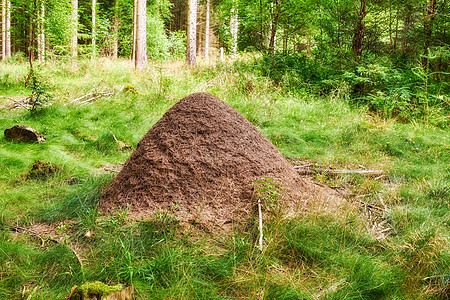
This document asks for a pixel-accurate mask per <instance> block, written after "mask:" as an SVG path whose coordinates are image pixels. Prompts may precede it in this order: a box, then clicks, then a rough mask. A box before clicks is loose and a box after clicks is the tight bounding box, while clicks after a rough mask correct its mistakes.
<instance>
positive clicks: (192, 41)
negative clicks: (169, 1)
mask: <svg viewBox="0 0 450 300" xmlns="http://www.w3.org/2000/svg"><path fill="white" fill-rule="evenodd" d="M186 61H187V63H188V65H190V66H195V65H196V64H197V0H189V17H188V45H187V53H186Z"/></svg>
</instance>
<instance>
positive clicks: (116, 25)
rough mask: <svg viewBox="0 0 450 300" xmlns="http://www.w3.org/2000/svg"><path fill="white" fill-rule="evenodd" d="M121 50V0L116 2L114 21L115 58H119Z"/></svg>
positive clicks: (115, 0)
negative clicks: (119, 50)
mask: <svg viewBox="0 0 450 300" xmlns="http://www.w3.org/2000/svg"><path fill="white" fill-rule="evenodd" d="M118 49H119V0H114V19H113V51H112V52H113V57H114V58H117V57H118Z"/></svg>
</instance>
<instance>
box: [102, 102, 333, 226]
mask: <svg viewBox="0 0 450 300" xmlns="http://www.w3.org/2000/svg"><path fill="white" fill-rule="evenodd" d="M272 192H276V193H277V197H276V199H277V200H276V201H277V203H280V204H286V205H285V206H286V207H289V208H290V209H291V210H293V209H300V210H303V209H305V208H306V205H307V202H309V201H307V200H309V199H313V198H317V197H318V198H330V197H331V198H336V197H337V196H336V195H335V193H333V191H332V190H331V189H328V188H324V187H320V186H318V185H316V184H314V183H313V182H311V181H310V180H308V179H306V178H302V177H300V176H299V175H298V174H297V173H296V171H295V170H294V168H293V167H292V166H291V165H290V164H289V163H288V162H287V160H286V159H285V157H284V156H283V155H282V154H281V153H280V152H279V151H278V150H277V148H276V147H275V146H274V145H273V144H272V143H271V142H270V141H269V140H268V139H267V138H266V137H264V136H263V135H262V134H261V133H260V132H259V131H258V129H257V128H256V127H255V126H253V125H252V124H251V123H250V122H249V121H247V120H246V119H245V118H244V117H243V116H242V115H240V114H239V113H238V112H237V111H236V110H234V109H233V108H232V107H231V106H229V105H228V104H226V103H224V102H222V101H221V100H219V99H218V98H217V97H215V96H213V95H210V94H206V93H196V94H192V95H189V96H187V97H185V98H184V99H182V100H181V101H179V102H178V103H177V104H175V105H174V106H173V107H172V108H170V110H168V111H167V112H166V113H165V114H164V116H163V117H162V118H161V119H160V120H159V121H158V122H157V123H156V124H155V125H154V126H153V127H152V128H151V129H150V131H148V132H147V134H146V135H145V136H144V137H143V138H142V139H141V141H140V142H139V143H138V146H137V148H136V149H135V150H134V152H133V153H132V154H131V156H130V157H129V159H128V160H127V162H126V163H125V165H124V167H123V169H122V170H121V171H120V172H119V174H117V176H116V177H115V178H114V179H113V180H112V182H111V183H110V185H109V186H108V188H107V189H106V191H105V193H104V195H103V197H102V199H101V201H100V203H99V209H100V211H103V212H107V211H114V210H117V209H125V208H128V209H129V213H130V214H131V216H136V217H146V216H150V215H151V214H153V213H169V214H170V215H172V216H175V217H177V218H179V219H180V220H184V221H188V222H193V223H197V224H202V225H209V226H222V225H224V224H227V223H231V222H233V221H239V220H243V219H245V218H246V216H248V215H250V214H252V213H253V211H254V208H255V203H256V201H255V200H256V199H257V198H258V197H260V198H263V199H266V200H267V198H269V197H268V196H267V193H272ZM265 195H266V197H264V196H265ZM267 201H268V200H267Z"/></svg>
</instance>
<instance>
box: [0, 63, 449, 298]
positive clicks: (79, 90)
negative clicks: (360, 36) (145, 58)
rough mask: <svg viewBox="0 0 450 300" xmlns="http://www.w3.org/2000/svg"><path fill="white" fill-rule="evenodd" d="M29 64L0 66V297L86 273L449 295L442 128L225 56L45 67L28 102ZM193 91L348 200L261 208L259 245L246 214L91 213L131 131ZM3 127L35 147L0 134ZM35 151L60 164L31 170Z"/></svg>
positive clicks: (158, 286) (191, 291)
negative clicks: (215, 227) (22, 133)
mask: <svg viewBox="0 0 450 300" xmlns="http://www.w3.org/2000/svg"><path fill="white" fill-rule="evenodd" d="M240 65H241V66H242V64H240ZM27 74H28V66H27V64H25V63H14V62H9V63H7V64H4V63H2V64H1V68H0V124H1V127H0V131H1V133H0V166H1V168H0V194H1V197H0V211H1V215H0V217H1V219H0V224H1V226H2V232H1V235H0V298H2V299H45V298H46V299H63V298H64V297H66V296H67V295H68V294H69V292H70V290H71V288H72V286H73V285H81V284H82V283H83V282H85V281H95V280H99V281H102V282H105V283H108V284H116V283H124V284H132V285H133V286H134V287H135V289H136V295H137V298H138V299H172V298H179V299H448V297H450V286H449V282H450V251H449V250H450V249H449V238H450V230H449V229H450V185H449V182H450V175H449V174H450V134H449V131H448V129H445V128H444V129H442V128H439V127H435V126H432V125H430V124H428V123H426V122H423V121H421V120H417V121H414V122H409V123H404V122H399V121H398V120H396V119H394V118H382V117H380V116H378V115H377V114H374V113H372V112H369V111H368V110H366V109H364V108H355V107H353V106H352V105H351V104H349V102H348V101H347V100H346V98H345V97H343V96H342V95H341V93H340V92H339V91H337V92H336V93H332V96H327V97H318V96H314V95H311V94H308V93H306V92H304V93H303V92H300V93H297V94H292V93H288V92H286V91H284V90H283V89H282V88H280V87H279V86H276V85H274V84H273V83H272V82H271V81H270V80H269V79H267V78H264V77H260V76H256V75H255V74H254V73H251V72H249V70H248V68H242V67H239V66H237V65H233V64H231V63H225V64H223V63H219V64H210V63H206V62H201V63H200V66H199V67H197V68H194V69H190V68H188V67H186V66H185V65H184V63H182V62H170V63H169V62H164V63H157V62H154V63H150V67H149V69H148V70H146V71H145V72H141V73H136V72H134V71H133V68H132V65H131V64H130V63H129V62H128V61H122V60H119V61H111V60H108V59H99V60H97V61H78V62H76V63H71V62H65V63H62V62H61V63H48V64H47V65H45V66H40V67H38V68H37V69H36V74H37V77H36V78H37V80H38V81H39V83H42V84H44V85H40V87H41V90H42V91H44V92H46V93H47V92H48V93H49V94H50V95H51V98H49V99H50V100H49V101H48V103H47V105H45V106H44V107H41V108H38V109H37V110H36V111H34V112H30V111H29V109H30V107H29V106H27V104H26V103H25V102H26V101H25V100H24V99H25V98H26V97H29V96H30V95H31V91H30V89H29V88H25V87H24V82H25V80H26V77H27ZM199 91H202V92H208V93H211V94H214V95H216V96H217V97H218V98H220V99H221V100H223V101H225V102H226V103H228V104H230V105H231V106H232V107H233V108H235V109H236V110H237V111H238V112H239V113H240V114H242V115H243V116H244V117H245V118H246V119H247V120H249V121H250V122H251V123H252V124H253V125H255V126H256V127H257V128H258V129H259V130H260V131H261V132H262V133H263V134H264V135H265V136H266V137H267V138H269V140H270V141H271V142H272V143H273V144H274V145H275V146H276V147H277V148H278V150H280V151H281V152H282V153H283V154H284V155H285V156H286V157H287V158H288V159H289V160H290V161H291V162H292V164H294V165H302V166H303V169H308V170H312V171H308V174H307V176H309V177H310V178H311V180H315V181H316V182H318V184H321V185H324V186H329V187H331V188H333V189H334V190H336V191H338V192H339V193H340V194H341V195H343V196H345V198H346V201H347V202H348V207H347V209H341V210H339V211H336V210H326V209H322V208H321V207H319V206H318V207H311V209H309V210H308V211H307V212H304V213H302V214H301V215H297V216H291V217H286V216H281V215H279V214H276V213H275V214H271V215H268V216H266V219H265V220H264V235H265V241H264V248H263V251H260V249H259V247H258V246H257V243H258V222H257V221H256V220H253V219H250V220H248V222H247V223H245V224H242V226H237V227H236V229H235V230H234V231H233V232H229V233H217V232H211V231H209V230H206V229H205V230H199V228H198V227H189V226H186V225H185V224H182V223H181V222H179V220H178V219H177V218H176V217H174V216H173V215H171V214H166V213H164V214H157V215H155V216H153V217H151V218H148V219H145V220H139V221H137V220H130V219H129V218H127V214H128V211H127V210H126V209H124V210H121V211H118V212H116V213H114V214H110V215H108V214H101V213H99V212H98V210H97V206H96V204H97V202H98V200H99V198H100V196H101V193H102V190H103V188H104V187H105V186H106V185H107V184H108V183H109V182H110V181H111V179H112V177H113V176H114V175H115V174H116V173H117V171H118V169H120V164H123V163H124V162H125V161H126V159H127V158H128V157H129V156H130V154H131V153H132V150H133V149H135V148H136V145H137V143H138V142H139V141H140V139H141V138H142V137H143V136H144V135H145V133H146V132H147V131H148V130H149V129H150V128H151V127H152V125H153V124H155V122H156V121H158V120H159V119H160V118H161V117H162V115H163V114H164V113H165V112H166V111H167V110H168V109H169V108H170V107H172V106H173V105H174V104H175V103H176V102H177V101H179V100H180V99H181V98H183V97H185V96H187V95H189V94H191V93H193V92H199ZM337 95H339V96H337ZM14 125H27V126H30V127H32V128H34V129H36V130H37V131H38V132H40V133H41V134H43V135H44V136H45V138H46V139H47V141H46V143H43V144H24V143H17V142H11V141H10V140H7V139H5V137H4V135H3V131H4V130H5V129H7V128H10V127H12V126H14ZM35 161H41V162H49V163H50V165H52V166H54V167H55V170H57V171H56V172H54V173H53V174H52V175H50V176H48V174H46V175H45V176H35V174H33V173H30V169H31V167H32V165H33V163H34V162H35ZM336 169H339V170H342V169H345V170H382V171H383V174H382V175H377V176H365V175H361V174H358V173H355V174H353V173H350V174H333V172H329V170H336ZM327 170H328V171H327ZM266 187H267V186H266ZM268 188H269V190H270V186H268Z"/></svg>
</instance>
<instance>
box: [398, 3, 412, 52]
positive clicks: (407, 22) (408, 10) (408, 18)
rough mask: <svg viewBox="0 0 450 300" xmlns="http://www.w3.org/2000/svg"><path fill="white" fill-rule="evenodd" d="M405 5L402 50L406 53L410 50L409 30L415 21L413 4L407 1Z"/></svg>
mask: <svg viewBox="0 0 450 300" xmlns="http://www.w3.org/2000/svg"><path fill="white" fill-rule="evenodd" d="M403 7H404V12H403V15H404V16H405V18H404V20H403V32H402V39H401V41H402V52H403V53H406V52H409V48H408V42H409V40H408V32H409V29H410V27H412V26H411V24H412V23H413V18H412V14H413V7H412V4H411V3H409V2H407V3H406V5H403Z"/></svg>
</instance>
